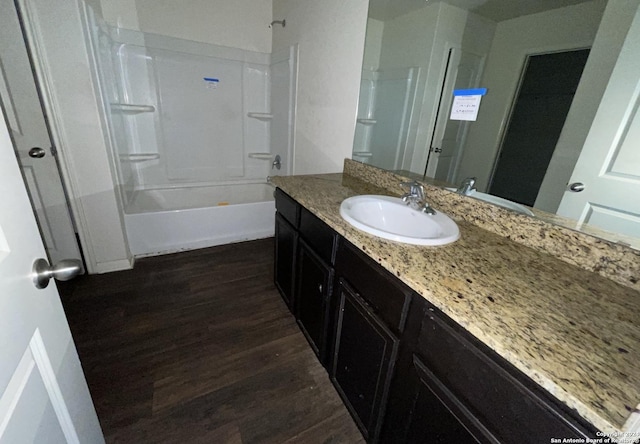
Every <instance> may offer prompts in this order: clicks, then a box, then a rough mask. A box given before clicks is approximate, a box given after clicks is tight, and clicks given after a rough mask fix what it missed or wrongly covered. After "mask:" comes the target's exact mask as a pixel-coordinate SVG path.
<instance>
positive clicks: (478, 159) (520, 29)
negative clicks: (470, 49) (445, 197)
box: [459, 0, 606, 190]
mask: <svg viewBox="0 0 640 444" xmlns="http://www.w3.org/2000/svg"><path fill="white" fill-rule="evenodd" d="M605 5H606V1H605V0H594V1H592V2H588V3H581V4H578V5H574V6H569V7H566V8H559V9H554V10H551V11H546V12H542V13H539V14H532V15H528V16H523V17H518V18H515V19H512V20H506V21H503V22H500V23H498V25H497V27H496V32H495V37H494V40H493V44H492V47H491V52H490V54H489V58H488V60H487V64H486V67H485V71H484V75H483V78H482V86H483V87H486V88H487V89H488V92H487V95H486V96H485V97H483V99H482V104H481V106H480V113H479V116H478V120H477V121H476V122H474V123H473V124H472V125H471V128H470V131H469V135H468V138H467V146H466V147H465V151H464V156H463V159H462V162H461V164H460V170H459V177H469V176H475V177H477V179H478V181H477V183H476V184H477V187H478V188H479V189H480V190H485V189H486V186H487V184H488V181H489V176H490V174H491V170H492V168H493V164H494V159H495V157H496V154H497V152H498V149H499V145H500V141H501V138H502V135H503V132H504V130H505V127H506V124H507V123H508V120H507V119H508V116H509V112H510V108H511V103H512V101H513V97H514V95H515V93H516V89H517V87H518V83H519V79H520V74H521V72H522V67H523V64H524V61H525V59H526V56H527V54H536V53H544V52H553V51H560V50H570V49H578V48H585V47H589V46H591V44H592V43H593V40H594V38H595V35H596V31H597V29H598V25H599V23H600V18H601V17H602V12H603V10H604V7H605Z"/></svg>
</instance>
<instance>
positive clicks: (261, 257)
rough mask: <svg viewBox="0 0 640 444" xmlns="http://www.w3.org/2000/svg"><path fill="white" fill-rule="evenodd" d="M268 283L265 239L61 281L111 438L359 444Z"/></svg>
mask: <svg viewBox="0 0 640 444" xmlns="http://www.w3.org/2000/svg"><path fill="white" fill-rule="evenodd" d="M272 281H273V239H266V240H260V241H253V242H245V243H239V244H233V245H226V246H221V247H214V248H208V249H202V250H196V251H191V252H185V253H179V254H173V255H167V256H160V257H155V258H148V259H142V260H139V261H137V262H136V266H135V269H134V270H131V271H124V272H117V273H110V274H107V275H94V276H82V277H80V278H78V279H76V280H74V281H70V282H68V283H64V284H63V285H60V286H59V288H60V293H61V296H62V299H63V304H64V307H65V311H66V313H67V317H68V319H69V323H70V325H71V331H72V333H73V337H74V339H75V342H76V346H77V348H78V353H79V355H80V360H81V362H82V366H83V368H84V371H85V374H86V377H87V382H88V384H89V389H90V390H91V395H92V396H93V400H94V403H95V406H96V410H97V412H98V416H99V418H100V422H101V424H102V428H103V431H104V434H105V437H106V439H107V442H113V443H116V442H117V443H173V442H175V443H178V442H179V443H244V444H246V443H285V442H287V443H289V442H291V443H293V442H299V443H358V442H363V439H362V435H361V434H360V433H359V431H358V430H357V428H356V426H355V424H354V422H353V420H352V419H351V417H350V416H349V414H348V413H347V411H346V409H345V407H344V406H343V404H342V402H341V401H340V399H339V398H338V395H337V393H336V391H335V389H334V388H333V386H332V385H331V382H330V381H329V378H328V376H327V374H326V372H325V370H324V369H323V368H322V366H321V365H320V363H319V362H318V361H317V360H316V357H315V355H314V354H313V352H312V351H311V348H310V347H309V345H308V344H307V342H306V340H305V339H304V336H303V335H302V333H300V331H299V329H298V327H297V325H296V323H295V320H294V319H293V317H292V315H291V314H290V313H289V311H288V310H287V308H286V306H285V304H284V302H283V301H282V299H281V297H280V295H279V294H278V292H277V290H276V289H275V287H274V285H273V282H272Z"/></svg>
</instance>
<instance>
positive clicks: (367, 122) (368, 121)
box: [357, 119, 378, 125]
mask: <svg viewBox="0 0 640 444" xmlns="http://www.w3.org/2000/svg"><path fill="white" fill-rule="evenodd" d="M357 122H358V123H362V124H363V125H375V124H376V123H378V121H377V120H376V119H357Z"/></svg>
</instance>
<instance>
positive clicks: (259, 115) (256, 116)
mask: <svg viewBox="0 0 640 444" xmlns="http://www.w3.org/2000/svg"><path fill="white" fill-rule="evenodd" d="M247 117H251V118H252V119H258V120H262V121H263V122H267V121H269V120H271V119H273V114H271V113H247Z"/></svg>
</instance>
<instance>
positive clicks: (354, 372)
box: [330, 279, 399, 439]
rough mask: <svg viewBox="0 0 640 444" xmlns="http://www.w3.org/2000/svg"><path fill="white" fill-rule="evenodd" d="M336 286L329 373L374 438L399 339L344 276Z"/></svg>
mask: <svg viewBox="0 0 640 444" xmlns="http://www.w3.org/2000/svg"><path fill="white" fill-rule="evenodd" d="M337 289H338V298H339V303H338V314H337V321H336V337H335V347H334V354H333V362H332V366H331V372H330V375H331V379H332V380H333V382H334V384H335V385H336V388H337V389H338V392H339V393H340V395H341V396H342V398H343V400H344V401H345V403H346V405H347V407H348V408H349V410H350V411H351V413H352V414H353V416H354V418H355V419H356V422H357V423H358V426H359V427H360V429H361V430H362V432H363V435H364V436H365V438H368V439H374V437H375V436H376V435H377V431H378V428H379V425H380V424H381V421H380V419H381V415H382V413H383V409H382V406H383V403H384V401H385V400H386V394H387V391H388V388H389V382H390V380H391V374H392V371H393V364H394V362H395V358H396V355H397V351H398V344H399V340H398V339H397V338H396V337H395V336H394V335H393V333H391V331H390V330H389V329H388V328H387V327H386V326H385V325H384V323H383V322H382V321H381V320H380V319H379V318H378V316H376V315H375V314H374V313H373V311H372V310H371V308H370V307H368V306H367V304H366V302H365V301H364V300H363V299H362V298H361V297H360V296H358V295H357V294H356V293H355V291H354V290H353V289H352V288H351V287H350V286H349V285H348V284H347V283H346V282H345V281H344V280H342V279H341V280H340V281H339V283H338V287H337Z"/></svg>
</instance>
